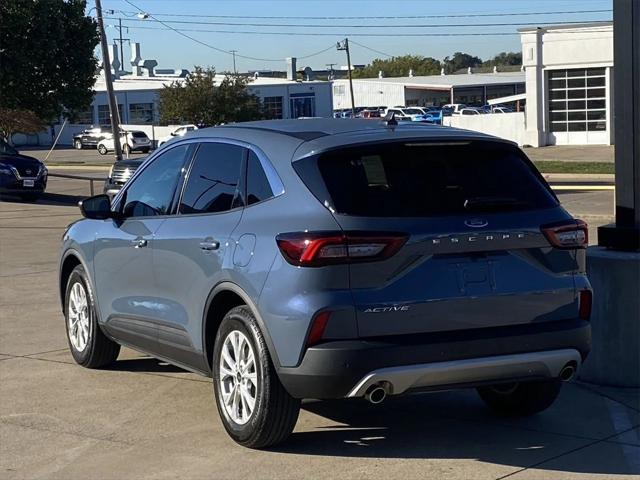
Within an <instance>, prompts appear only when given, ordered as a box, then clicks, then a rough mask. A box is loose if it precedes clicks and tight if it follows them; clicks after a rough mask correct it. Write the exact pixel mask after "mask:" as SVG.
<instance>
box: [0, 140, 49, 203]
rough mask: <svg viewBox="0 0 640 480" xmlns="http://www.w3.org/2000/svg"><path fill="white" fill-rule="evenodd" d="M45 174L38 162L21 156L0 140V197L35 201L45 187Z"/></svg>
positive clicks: (41, 164)
mask: <svg viewBox="0 0 640 480" xmlns="http://www.w3.org/2000/svg"><path fill="white" fill-rule="evenodd" d="M47 173H48V172H47V167H45V166H44V163H42V162H41V161H40V160H38V159H36V158H33V157H28V156H26V155H21V154H20V153H18V151H17V150H16V149H15V148H13V147H12V146H11V145H9V144H8V143H7V142H5V141H4V140H2V139H1V138H0V195H17V196H19V197H20V198H22V199H24V200H35V199H36V198H37V197H38V196H39V195H40V194H42V193H43V192H44V189H45V188H46V187H47Z"/></svg>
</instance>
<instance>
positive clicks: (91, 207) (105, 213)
mask: <svg viewBox="0 0 640 480" xmlns="http://www.w3.org/2000/svg"><path fill="white" fill-rule="evenodd" d="M78 207H80V212H82V216H83V217H85V218H91V219H93V220H106V219H107V218H115V217H116V215H117V214H116V213H115V212H112V211H111V200H110V199H109V196H108V195H95V196H93V197H89V198H85V199H84V200H81V201H79V202H78Z"/></svg>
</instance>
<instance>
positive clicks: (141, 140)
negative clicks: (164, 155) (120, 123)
mask: <svg viewBox="0 0 640 480" xmlns="http://www.w3.org/2000/svg"><path fill="white" fill-rule="evenodd" d="M120 145H121V146H122V151H123V152H124V153H132V152H142V153H149V150H151V146H152V145H151V139H150V138H149V137H147V134H146V133H144V132H141V131H138V130H133V131H129V132H122V134H121V135H120ZM114 149H115V146H114V143H113V135H111V136H110V137H107V138H103V139H102V140H100V141H99V142H98V153H99V154H100V155H106V154H107V153H109V152H113V150H114Z"/></svg>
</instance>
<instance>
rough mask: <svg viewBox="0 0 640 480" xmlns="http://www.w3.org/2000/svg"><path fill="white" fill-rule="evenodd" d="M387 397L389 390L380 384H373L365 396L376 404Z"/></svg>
mask: <svg viewBox="0 0 640 480" xmlns="http://www.w3.org/2000/svg"><path fill="white" fill-rule="evenodd" d="M386 397H387V391H386V390H385V389H384V388H383V387H382V386H381V385H380V384H376V385H371V386H370V387H369V388H368V389H367V393H365V394H364V398H365V399H366V400H367V401H369V402H370V403H372V404H374V405H378V404H379V403H382V402H383V401H384V399H385V398H386Z"/></svg>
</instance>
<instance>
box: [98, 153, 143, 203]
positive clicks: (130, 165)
mask: <svg viewBox="0 0 640 480" xmlns="http://www.w3.org/2000/svg"><path fill="white" fill-rule="evenodd" d="M145 159H146V157H143V158H136V159H135V160H134V159H129V160H120V161H119V162H116V163H114V164H113V166H112V167H111V170H110V171H109V177H108V178H107V179H106V180H105V182H104V193H106V194H107V195H109V196H113V195H115V194H116V193H118V192H119V191H120V189H121V188H122V186H123V185H124V184H125V183H126V182H127V180H129V178H131V175H133V172H135V171H136V169H137V168H138V167H139V166H140V165H141V164H142V162H143V161H144V160H145Z"/></svg>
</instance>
